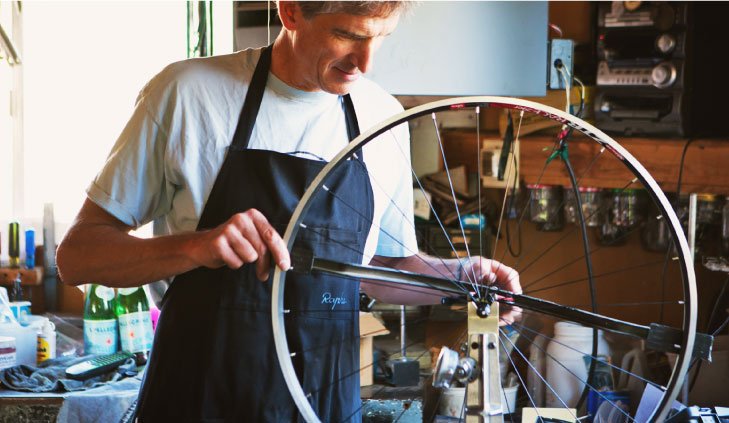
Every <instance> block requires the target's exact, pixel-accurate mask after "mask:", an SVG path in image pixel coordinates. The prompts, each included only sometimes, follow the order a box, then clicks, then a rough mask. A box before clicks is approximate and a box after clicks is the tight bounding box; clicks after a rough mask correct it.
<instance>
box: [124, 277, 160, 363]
mask: <svg viewBox="0 0 729 423" xmlns="http://www.w3.org/2000/svg"><path fill="white" fill-rule="evenodd" d="M116 318H117V320H118V321H119V338H120V339H121V349H122V350H124V351H128V352H130V353H132V354H134V355H135V359H136V361H137V364H139V365H142V364H145V363H146V362H147V359H148V358H149V351H150V350H151V349H152V318H151V314H150V312H149V303H148V302H147V296H146V295H145V293H144V289H142V288H141V287H138V288H119V289H118V290H117V294H116Z"/></svg>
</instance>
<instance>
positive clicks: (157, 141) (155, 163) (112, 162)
mask: <svg viewBox="0 0 729 423" xmlns="http://www.w3.org/2000/svg"><path fill="white" fill-rule="evenodd" d="M150 84H151V83H150ZM150 84H148V85H147V87H145V89H144V90H143V91H142V93H140V95H139V97H138V99H137V104H136V106H135V109H134V112H133V114H132V117H131V118H130V119H129V121H128V122H127V124H126V126H125V127H124V130H123V131H122V133H121V135H120V136H119V138H118V139H117V141H116V143H115V144H114V147H113V148H112V150H111V152H110V153H109V156H108V158H107V160H106V163H105V164H104V166H103V168H102V169H101V171H100V172H99V173H98V174H97V175H96V177H95V178H94V180H93V182H91V184H90V185H89V187H88V188H87V190H86V193H87V196H88V198H89V199H90V200H91V201H93V202H94V203H96V204H97V205H99V206H100V207H101V208H103V209H104V210H106V211H107V212H109V213H110V214H112V215H113V216H114V217H116V218H117V219H119V220H120V221H122V222H124V223H125V224H127V225H129V226H133V227H139V226H142V225H144V224H145V223H147V222H150V221H152V220H153V219H155V218H156V217H158V216H161V215H162V214H164V213H165V212H167V211H169V209H170V206H171V198H172V194H173V191H174V187H173V186H172V185H171V184H170V183H168V181H167V179H166V177H165V152H166V150H167V148H168V146H169V142H170V140H169V131H168V130H165V129H164V128H163V127H162V126H160V123H159V122H158V118H157V116H158V115H159V116H161V115H163V114H164V113H170V109H174V107H173V106H170V102H171V101H172V100H170V98H171V96H168V95H164V93H163V92H155V91H150V90H151V88H150ZM172 97H174V96H172ZM165 109H166V110H165Z"/></svg>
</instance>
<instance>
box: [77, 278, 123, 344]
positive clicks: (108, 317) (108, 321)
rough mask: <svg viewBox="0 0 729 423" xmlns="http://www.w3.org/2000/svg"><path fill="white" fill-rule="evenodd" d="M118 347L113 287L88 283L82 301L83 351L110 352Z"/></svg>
mask: <svg viewBox="0 0 729 423" xmlns="http://www.w3.org/2000/svg"><path fill="white" fill-rule="evenodd" d="M118 349H119V337H118V324H117V321H116V315H115V314H114V289H112V288H109V287H106V286H103V285H98V284H90V285H88V291H87V293H86V301H85V302H84V351H85V352H86V354H111V353H114V352H116V351H117V350H118Z"/></svg>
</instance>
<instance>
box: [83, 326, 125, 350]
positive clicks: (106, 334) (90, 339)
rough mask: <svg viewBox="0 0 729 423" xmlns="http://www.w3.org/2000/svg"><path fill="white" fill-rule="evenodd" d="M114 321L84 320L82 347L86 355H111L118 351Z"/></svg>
mask: <svg viewBox="0 0 729 423" xmlns="http://www.w3.org/2000/svg"><path fill="white" fill-rule="evenodd" d="M116 328H117V322H116V319H108V320H86V319H84V345H85V347H84V348H85V352H86V354H111V353H114V352H116V351H117V350H118V349H119V343H118V342H117V336H116V335H117V334H116Z"/></svg>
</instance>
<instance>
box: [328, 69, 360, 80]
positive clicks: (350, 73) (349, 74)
mask: <svg viewBox="0 0 729 423" xmlns="http://www.w3.org/2000/svg"><path fill="white" fill-rule="evenodd" d="M334 69H336V70H337V71H338V72H339V73H340V74H341V75H342V76H343V77H344V79H347V80H349V81H356V80H357V79H358V78H359V76H360V72H359V71H358V70H357V68H353V69H351V70H343V69H342V68H338V67H334Z"/></svg>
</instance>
